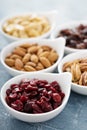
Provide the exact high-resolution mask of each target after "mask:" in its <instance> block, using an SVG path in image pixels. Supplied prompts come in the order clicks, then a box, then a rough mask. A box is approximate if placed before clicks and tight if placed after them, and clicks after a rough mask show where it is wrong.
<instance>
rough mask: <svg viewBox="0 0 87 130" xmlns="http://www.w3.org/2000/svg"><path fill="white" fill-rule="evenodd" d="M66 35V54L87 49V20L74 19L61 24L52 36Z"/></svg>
mask: <svg viewBox="0 0 87 130" xmlns="http://www.w3.org/2000/svg"><path fill="white" fill-rule="evenodd" d="M58 37H64V38H65V40H66V46H65V54H69V53H72V52H77V51H83V50H86V49H87V21H72V22H70V23H66V24H61V25H59V26H58V27H57V28H56V30H55V31H54V32H52V34H51V38H58Z"/></svg>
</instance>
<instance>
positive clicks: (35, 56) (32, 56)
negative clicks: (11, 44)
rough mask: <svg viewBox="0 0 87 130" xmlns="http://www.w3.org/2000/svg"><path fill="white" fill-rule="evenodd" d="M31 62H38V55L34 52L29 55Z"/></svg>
mask: <svg viewBox="0 0 87 130" xmlns="http://www.w3.org/2000/svg"><path fill="white" fill-rule="evenodd" d="M31 62H34V63H38V56H37V55H35V54H33V55H31Z"/></svg>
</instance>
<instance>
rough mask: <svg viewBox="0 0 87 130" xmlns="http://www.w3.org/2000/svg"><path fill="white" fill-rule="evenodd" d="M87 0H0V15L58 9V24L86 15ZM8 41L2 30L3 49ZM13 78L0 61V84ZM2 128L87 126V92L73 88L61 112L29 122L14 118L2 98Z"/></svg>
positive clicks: (75, 129) (74, 129) (82, 129)
mask: <svg viewBox="0 0 87 130" xmlns="http://www.w3.org/2000/svg"><path fill="white" fill-rule="evenodd" d="M86 5H87V2H86V0H84V1H79V0H77V1H76V0H73V1H71V0H3V1H2V0H0V19H1V18H3V17H4V16H7V15H10V14H12V13H15V12H16V13H17V12H27V11H40V10H42V11H43V10H52V9H57V10H58V11H59V21H58V24H60V23H64V22H68V21H71V20H86V19H87V15H86V14H87V7H86ZM7 44H8V42H7V41H6V40H5V39H4V37H3V36H2V35H1V34H0V51H1V49H2V48H3V47H4V46H5V45H7ZM10 78H12V77H11V76H10V75H9V74H8V73H7V72H6V71H5V70H4V68H3V66H2V65H1V63H0V87H2V85H3V84H4V83H5V82H6V81H7V80H9V79H10ZM0 130H87V96H82V95H79V94H76V93H74V92H71V95H70V98H69V101H68V103H67V105H66V107H65V109H64V110H63V112H62V113H61V114H59V115H58V116H56V117H55V118H53V119H52V120H49V121H47V122H43V123H36V124H33V123H26V122H22V121H19V120H17V119H14V118H13V117H12V116H10V115H9V113H8V112H7V111H6V110H5V109H4V107H3V105H2V103H1V102H0Z"/></svg>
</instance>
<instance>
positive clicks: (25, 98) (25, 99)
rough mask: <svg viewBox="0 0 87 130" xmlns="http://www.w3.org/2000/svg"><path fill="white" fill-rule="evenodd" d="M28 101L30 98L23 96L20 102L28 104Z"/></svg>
mask: <svg viewBox="0 0 87 130" xmlns="http://www.w3.org/2000/svg"><path fill="white" fill-rule="evenodd" d="M27 100H28V97H27V96H25V95H22V96H21V97H20V101H21V102H23V103H25V102H27Z"/></svg>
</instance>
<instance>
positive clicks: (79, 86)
mask: <svg viewBox="0 0 87 130" xmlns="http://www.w3.org/2000/svg"><path fill="white" fill-rule="evenodd" d="M79 54H80V55H81V54H87V50H84V51H81V52H74V53H71V54H68V55H66V56H65V57H63V59H62V60H61V62H60V63H59V65H58V67H57V69H58V71H59V73H64V72H63V71H62V65H63V64H64V63H66V62H64V63H63V61H64V60H66V59H67V58H70V57H74V56H75V55H79ZM79 58H80V57H79ZM79 58H75V59H79ZM75 59H73V60H75ZM73 60H68V61H73ZM70 73H71V72H70ZM71 84H72V85H74V86H76V87H78V88H80V89H81V88H83V89H87V86H85V85H79V84H76V83H73V82H72V81H71Z"/></svg>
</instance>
